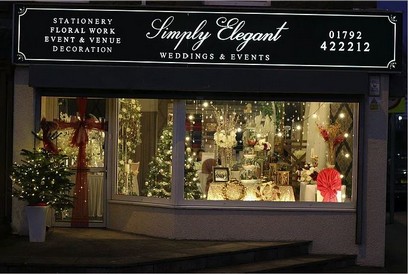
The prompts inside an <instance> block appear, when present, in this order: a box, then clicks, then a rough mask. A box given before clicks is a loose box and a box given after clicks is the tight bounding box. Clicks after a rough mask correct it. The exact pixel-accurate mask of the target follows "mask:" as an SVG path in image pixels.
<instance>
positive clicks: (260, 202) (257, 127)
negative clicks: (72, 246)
mask: <svg viewBox="0 0 408 274" xmlns="http://www.w3.org/2000/svg"><path fill="white" fill-rule="evenodd" d="M374 24H375V26H377V27H376V28H373V27H372V26H373V25H374ZM399 24H400V15H399V14H387V13H381V12H377V13H363V12H360V13H330V12H329V11H328V12H324V13H322V12H317V11H316V12H307V13H306V12H301V11H290V12H289V11H288V12H273V11H270V10H261V9H257V10H247V11H243V10H234V9H228V10H226V9H225V10H219V9H218V10H217V9H200V10H198V9H189V10H184V9H183V10H177V9H174V8H172V9H168V8H155V9H149V8H140V9H135V8H133V9H111V8H109V9H104V8H91V7H89V6H78V7H77V6H75V7H73V6H72V5H71V6H61V5H59V6H49V5H47V6H38V5H35V6H29V5H16V6H15V40H14V42H15V43H14V53H13V58H14V62H15V64H16V65H17V66H16V70H15V86H14V89H15V105H14V108H15V113H14V145H13V150H14V159H15V160H18V155H19V151H20V150H21V149H22V148H32V147H36V146H42V145H43V142H40V141H39V140H40V139H41V138H44V136H43V135H42V133H43V132H44V128H42V126H41V125H42V124H41V120H42V119H43V121H47V122H49V123H53V124H55V125H56V131H57V133H58V134H57V135H56V136H57V137H56V138H55V139H52V140H51V142H53V143H54V144H55V145H56V147H57V148H58V149H59V153H63V154H66V155H67V156H68V157H69V160H68V161H67V165H68V166H69V167H70V168H71V169H72V170H73V171H74V172H75V175H74V176H73V177H72V181H73V182H75V184H76V186H75V194H76V195H78V193H79V192H81V191H82V193H85V196H84V195H82V196H81V195H78V197H79V198H78V197H77V199H76V200H77V201H76V204H75V205H76V206H75V207H74V208H73V209H72V210H65V211H62V212H55V213H54V214H52V217H51V218H50V219H51V221H50V222H51V225H56V226H83V227H107V228H109V229H114V230H120V231H126V232H132V233H138V234H144V235H150V236H157V237H165V238H171V239H200V240H261V241H296V240H310V241H312V242H313V244H312V246H311V252H312V253H328V254H329V253H337V254H339V253H343V254H356V255H358V263H359V264H362V265H372V266H382V265H383V264H384V242H385V234H384V233H385V202H386V159H387V148H386V144H387V109H388V99H387V98H388V74H389V73H394V72H397V71H399V70H400V65H401V64H400V56H398V54H397V52H398V51H397V47H398V45H399V43H400V25H399ZM32 26H35V28H36V30H37V31H36V32H35V33H32V32H30V31H29V29H30V27H32ZM31 131H33V132H34V133H35V135H37V137H35V136H34V135H33V134H31ZM80 131H81V132H83V134H82V135H81V134H78V133H79V132H80ZM78 135H81V136H82V137H81V138H83V140H86V145H84V146H83V147H79V146H75V145H72V143H73V139H74V138H79V137H78ZM38 136H39V137H38ZM41 136H42V137H41ZM42 141H44V140H43V139H42ZM78 162H84V166H80V165H78ZM84 172H85V175H84V176H78V174H83V173H84ZM80 196H81V197H80ZM78 210H80V211H81V212H85V213H84V214H83V215H82V216H81V217H80V219H79V221H78V218H77V217H75V218H74V216H77V214H78V213H77V211H78ZM21 214H22V213H21V205H20V204H19V201H17V200H13V228H14V229H15V231H16V232H17V233H24V231H23V230H24V224H23V221H22V218H20V217H19V216H21Z"/></svg>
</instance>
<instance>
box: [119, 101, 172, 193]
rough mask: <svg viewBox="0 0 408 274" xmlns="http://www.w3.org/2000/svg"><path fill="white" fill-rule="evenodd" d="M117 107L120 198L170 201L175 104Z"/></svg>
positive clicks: (137, 103) (128, 103)
mask: <svg viewBox="0 0 408 274" xmlns="http://www.w3.org/2000/svg"><path fill="white" fill-rule="evenodd" d="M117 104H118V107H117V109H118V139H117V140H118V145H117V147H118V151H117V187H116V191H117V194H119V195H127V196H147V197H159V198H170V195H171V159H172V115H173V110H172V109H173V107H172V102H171V101H170V100H157V99H137V98H126V99H125V98H122V99H118V102H117Z"/></svg>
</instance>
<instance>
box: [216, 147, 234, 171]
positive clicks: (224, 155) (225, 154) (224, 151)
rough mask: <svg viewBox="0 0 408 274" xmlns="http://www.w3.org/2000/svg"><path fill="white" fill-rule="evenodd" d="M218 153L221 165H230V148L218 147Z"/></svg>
mask: <svg viewBox="0 0 408 274" xmlns="http://www.w3.org/2000/svg"><path fill="white" fill-rule="evenodd" d="M218 153H219V156H220V160H221V166H224V167H230V166H231V163H232V148H226V147H222V148H219V149H218Z"/></svg>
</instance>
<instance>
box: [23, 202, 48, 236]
mask: <svg viewBox="0 0 408 274" xmlns="http://www.w3.org/2000/svg"><path fill="white" fill-rule="evenodd" d="M47 210H48V206H46V205H28V206H26V207H25V211H26V214H27V221H28V232H29V236H30V242H44V241H45V234H46V230H47V229H46V221H47Z"/></svg>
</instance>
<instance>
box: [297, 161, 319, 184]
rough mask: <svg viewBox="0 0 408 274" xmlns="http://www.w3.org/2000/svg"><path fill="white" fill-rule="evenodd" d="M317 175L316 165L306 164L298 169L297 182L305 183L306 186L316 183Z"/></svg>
mask: <svg viewBox="0 0 408 274" xmlns="http://www.w3.org/2000/svg"><path fill="white" fill-rule="evenodd" d="M318 175H319V172H318V169H317V166H316V165H313V164H311V163H306V164H305V165H304V166H303V167H302V168H299V169H298V181H299V182H306V183H308V184H310V183H313V182H316V180H317V176H318Z"/></svg>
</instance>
